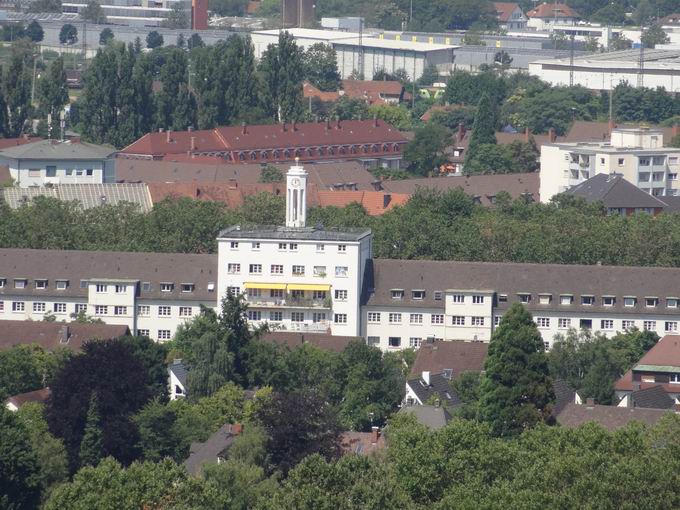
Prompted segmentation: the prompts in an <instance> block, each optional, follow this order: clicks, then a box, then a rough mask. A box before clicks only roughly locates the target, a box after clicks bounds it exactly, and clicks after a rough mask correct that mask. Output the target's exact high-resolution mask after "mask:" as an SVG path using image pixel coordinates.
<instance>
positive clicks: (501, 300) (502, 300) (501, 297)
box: [498, 294, 508, 303]
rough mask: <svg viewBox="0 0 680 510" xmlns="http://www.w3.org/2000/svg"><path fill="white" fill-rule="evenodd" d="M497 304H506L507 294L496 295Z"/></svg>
mask: <svg viewBox="0 0 680 510" xmlns="http://www.w3.org/2000/svg"><path fill="white" fill-rule="evenodd" d="M498 302H499V303H507V302H508V295H507V294H499V295H498Z"/></svg>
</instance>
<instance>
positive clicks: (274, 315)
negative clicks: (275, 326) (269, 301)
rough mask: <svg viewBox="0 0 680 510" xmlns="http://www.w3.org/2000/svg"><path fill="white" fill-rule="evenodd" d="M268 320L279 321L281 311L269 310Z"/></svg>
mask: <svg viewBox="0 0 680 510" xmlns="http://www.w3.org/2000/svg"><path fill="white" fill-rule="evenodd" d="M269 320H270V321H272V322H281V321H282V320H283V312H269Z"/></svg>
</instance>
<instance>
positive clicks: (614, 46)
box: [609, 35, 633, 51]
mask: <svg viewBox="0 0 680 510" xmlns="http://www.w3.org/2000/svg"><path fill="white" fill-rule="evenodd" d="M632 46H633V41H631V40H630V39H628V38H627V37H625V36H623V35H619V36H618V37H612V39H611V41H610V42H609V50H610V51H620V50H629V49H630V48H632Z"/></svg>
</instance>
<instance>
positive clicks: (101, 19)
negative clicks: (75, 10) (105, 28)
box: [80, 0, 106, 24]
mask: <svg viewBox="0 0 680 510" xmlns="http://www.w3.org/2000/svg"><path fill="white" fill-rule="evenodd" d="M80 16H81V17H82V18H83V19H84V20H85V21H89V22H90V23H99V24H101V23H106V15H105V14H104V10H103V9H102V6H101V5H99V2H98V1H97V0H89V2H87V5H86V6H85V7H83V9H82V10H81V11H80Z"/></svg>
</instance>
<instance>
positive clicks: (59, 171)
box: [8, 159, 115, 188]
mask: <svg viewBox="0 0 680 510" xmlns="http://www.w3.org/2000/svg"><path fill="white" fill-rule="evenodd" d="M8 163H9V173H10V176H11V177H12V179H14V182H15V183H16V184H17V186H20V187H22V188H27V187H29V186H44V185H45V184H55V185H57V184H102V183H105V182H113V181H114V180H115V177H114V170H113V162H112V161H106V160H104V161H102V160H92V161H58V160H53V161H49V160H32V161H21V160H16V159H14V160H10V161H9V162H8Z"/></svg>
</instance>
